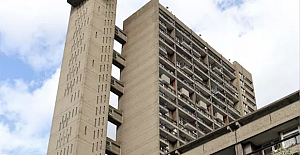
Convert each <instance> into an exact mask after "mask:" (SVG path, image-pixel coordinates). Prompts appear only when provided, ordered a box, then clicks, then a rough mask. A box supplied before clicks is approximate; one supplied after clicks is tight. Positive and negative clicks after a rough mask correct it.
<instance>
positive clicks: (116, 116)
mask: <svg viewBox="0 0 300 155" xmlns="http://www.w3.org/2000/svg"><path fill="white" fill-rule="evenodd" d="M108 121H110V122H111V123H113V124H115V125H117V126H120V125H121V124H122V123H123V115H122V112H121V111H119V110H118V109H115V108H114V107H112V106H109V111H108Z"/></svg>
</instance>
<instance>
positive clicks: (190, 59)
mask: <svg viewBox="0 0 300 155" xmlns="http://www.w3.org/2000/svg"><path fill="white" fill-rule="evenodd" d="M177 45H178V46H180V47H182V46H181V45H180V44H179V43H177ZM182 49H183V50H184V51H186V52H187V53H190V52H189V51H187V50H186V49H184V48H183V47H182ZM178 53H179V55H181V56H182V57H184V58H185V59H187V60H188V62H190V63H191V61H192V58H188V57H187V56H185V55H184V54H182V53H180V52H178ZM190 54H191V53H190Z"/></svg>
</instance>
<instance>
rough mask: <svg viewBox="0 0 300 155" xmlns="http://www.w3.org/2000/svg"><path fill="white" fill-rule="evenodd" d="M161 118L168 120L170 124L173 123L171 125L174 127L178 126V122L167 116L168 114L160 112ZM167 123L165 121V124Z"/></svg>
mask: <svg viewBox="0 0 300 155" xmlns="http://www.w3.org/2000/svg"><path fill="white" fill-rule="evenodd" d="M159 116H160V117H161V118H163V119H165V120H167V121H168V123H171V124H173V125H175V126H176V125H177V123H176V121H175V120H173V119H172V118H171V117H169V116H167V115H166V114H163V113H161V112H159ZM167 121H164V122H167ZM173 127H174V126H173Z"/></svg>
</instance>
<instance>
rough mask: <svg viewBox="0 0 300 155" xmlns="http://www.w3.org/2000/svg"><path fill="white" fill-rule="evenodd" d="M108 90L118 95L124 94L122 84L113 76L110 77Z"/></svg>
mask: <svg viewBox="0 0 300 155" xmlns="http://www.w3.org/2000/svg"><path fill="white" fill-rule="evenodd" d="M110 90H111V91H112V92H113V93H115V94H116V95H118V96H122V95H123V94H124V85H123V84H122V83H121V82H120V81H119V80H117V79H116V78H114V77H111V85H110Z"/></svg>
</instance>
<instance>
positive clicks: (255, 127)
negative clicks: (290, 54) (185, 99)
mask: <svg viewBox="0 0 300 155" xmlns="http://www.w3.org/2000/svg"><path fill="white" fill-rule="evenodd" d="M299 93H300V92H299V90H298V91H296V92H294V93H292V94H289V95H287V96H285V97H283V98H281V99H279V100H277V101H275V102H273V103H270V104H268V105H267V106H265V107H263V108H261V109H259V110H257V111H255V112H254V113H251V114H249V115H247V116H245V117H242V118H240V119H238V120H236V121H234V122H232V123H230V124H229V125H227V127H226V128H222V129H221V130H217V131H214V132H212V133H210V134H208V135H206V136H204V137H201V138H199V139H197V140H195V141H193V142H191V143H189V144H187V145H185V146H182V147H180V148H178V149H176V150H173V151H172V152H170V153H168V155H196V154H197V155H206V154H210V155H273V154H274V153H277V154H283V153H279V152H280V151H283V150H284V151H285V152H289V153H285V154H289V155H299V154H300V135H299V133H300V126H299V121H300V120H299V118H300V117H299V116H300V114H299V111H300V101H299ZM216 145H217V147H216Z"/></svg>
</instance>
